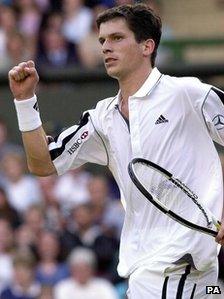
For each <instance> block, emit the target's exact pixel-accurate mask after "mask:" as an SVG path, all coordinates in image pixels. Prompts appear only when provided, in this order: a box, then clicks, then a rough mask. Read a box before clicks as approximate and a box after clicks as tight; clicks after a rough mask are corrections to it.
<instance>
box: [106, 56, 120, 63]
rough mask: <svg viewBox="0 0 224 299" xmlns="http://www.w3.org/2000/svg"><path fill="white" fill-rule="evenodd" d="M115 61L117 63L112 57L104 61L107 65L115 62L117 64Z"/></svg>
mask: <svg viewBox="0 0 224 299" xmlns="http://www.w3.org/2000/svg"><path fill="white" fill-rule="evenodd" d="M115 61H117V59H115V58H112V57H108V58H106V59H105V60H104V62H105V64H110V63H113V62H115Z"/></svg>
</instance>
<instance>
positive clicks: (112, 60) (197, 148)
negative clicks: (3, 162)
mask: <svg viewBox="0 0 224 299" xmlns="http://www.w3.org/2000/svg"><path fill="white" fill-rule="evenodd" d="M97 25H98V28H99V42H100V43H101V46H102V55H103V59H104V64H105V67H106V70H107V73H108V75H109V76H111V77H113V78H115V79H117V80H118V82H119V87H120V89H119V92H118V94H117V95H116V96H115V97H111V98H107V99H104V100H102V101H99V102H98V104H97V105H96V108H95V109H93V110H89V111H87V112H85V113H84V114H83V116H82V118H81V120H80V122H79V124H78V125H73V126H71V127H70V128H68V129H66V130H65V131H63V132H62V133H61V134H60V135H59V136H57V137H56V138H54V140H51V141H50V142H48V139H47V137H46V135H45V132H44V130H43V128H42V123H41V118H40V114H39V110H38V103H37V97H36V95H35V89H36V85H37V83H38V74H37V71H36V69H35V65H34V62H33V61H27V62H22V63H20V64H19V65H17V66H15V67H14V68H12V70H10V72H9V83H10V88H11V91H12V94H13V96H14V98H15V100H14V102H15V106H16V111H17V116H18V123H19V129H20V130H21V132H22V138H23V142H24V147H25V150H26V155H27V161H28V166H29V169H30V171H31V172H32V173H34V174H36V175H39V176H47V175H51V174H53V173H57V174H59V175H61V174H63V173H65V172H66V171H68V170H69V169H73V168H76V167H79V166H80V165H82V164H84V163H86V162H93V163H98V164H101V165H106V166H107V167H109V169H110V170H111V172H112V173H113V175H114V177H115V179H116V181H117V183H118V185H119V187H120V191H121V200H122V203H123V205H124V208H125V211H126V216H125V221H124V226H123V230H122V235H121V243H120V260H119V265H118V272H119V274H120V275H121V276H123V277H128V278H129V288H128V298H131V299H154V298H155V299H158V298H162V299H165V298H167V299H171V298H185V299H186V298H188V299H190V298H198V299H204V298H211V295H206V285H216V284H217V253H218V250H219V246H220V245H219V244H218V243H220V244H224V226H223V225H222V227H221V229H220V231H219V234H218V236H217V238H216V241H217V242H215V239H214V238H213V237H211V236H207V235H205V234H201V233H199V232H195V231H193V230H190V229H188V228H186V227H184V226H182V225H180V224H179V223H177V222H175V221H174V220H172V219H170V218H168V217H166V215H163V214H162V213H161V212H160V211H159V210H157V209H156V208H155V207H154V206H152V205H151V204H150V202H148V201H147V200H146V199H145V198H144V197H143V196H142V195H141V194H140V193H139V192H138V190H137V189H136V187H135V186H134V185H133V184H132V182H131V180H130V178H129V176H128V171H127V166H128V163H129V162H130V161H131V160H132V159H133V158H134V157H143V158H146V159H149V160H151V161H153V162H155V163H158V164H159V165H161V166H162V167H164V168H165V169H169V170H170V171H171V172H172V173H175V174H177V176H178V177H180V178H181V179H182V180H183V181H184V182H186V184H187V185H188V186H190V187H191V189H192V190H194V191H195V192H196V193H197V194H198V196H199V198H200V199H201V200H202V201H203V203H204V204H206V205H207V206H208V208H210V210H211V211H212V212H213V213H214V214H215V216H216V217H217V219H220V218H221V214H222V206H223V202H222V200H223V191H222V189H223V188H222V184H223V183H222V170H221V164H220V161H219V157H218V154H217V151H216V149H215V147H214V144H213V140H214V141H216V142H218V143H219V144H221V145H224V121H223V120H224V105H223V101H224V94H223V92H222V91H221V90H219V89H217V88H215V87H213V86H211V85H208V84H204V83H201V82H200V81H199V80H198V79H197V78H176V77H170V76H168V75H163V74H161V73H160V72H159V70H158V69H157V68H156V67H155V58H156V52H157V48H158V45H159V42H160V37H161V20H160V18H159V17H158V16H157V15H155V14H154V12H153V11H152V10H150V9H149V8H148V7H147V6H145V5H141V4H136V5H133V6H131V5H123V6H120V7H115V8H112V9H109V10H106V11H105V12H103V13H102V14H101V15H99V17H98V19H97ZM74 30H75V29H74ZM191 212H192V211H191Z"/></svg>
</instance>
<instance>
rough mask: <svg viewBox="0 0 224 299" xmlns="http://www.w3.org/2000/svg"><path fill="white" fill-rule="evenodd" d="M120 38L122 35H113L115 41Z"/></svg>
mask: <svg viewBox="0 0 224 299" xmlns="http://www.w3.org/2000/svg"><path fill="white" fill-rule="evenodd" d="M122 38H123V37H122V36H121V35H116V36H114V40H115V41H117V42H119V41H121V40H122Z"/></svg>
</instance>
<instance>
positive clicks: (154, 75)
mask: <svg viewBox="0 0 224 299" xmlns="http://www.w3.org/2000/svg"><path fill="white" fill-rule="evenodd" d="M161 77H162V74H161V73H160V71H159V70H158V69H157V68H156V67H155V68H153V69H152V71H151V73H150V74H149V76H148V78H147V79H146V80H145V82H144V83H143V85H142V86H141V87H140V88H139V90H137V91H136V93H135V94H133V95H132V96H131V98H142V97H145V96H146V95H148V94H149V93H150V92H151V91H152V89H153V88H154V87H155V86H156V85H157V84H158V83H159V81H160V79H161Z"/></svg>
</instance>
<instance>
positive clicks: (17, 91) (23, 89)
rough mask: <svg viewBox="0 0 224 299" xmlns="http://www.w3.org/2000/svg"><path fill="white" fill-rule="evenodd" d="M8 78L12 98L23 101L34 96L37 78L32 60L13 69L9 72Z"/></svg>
mask: <svg viewBox="0 0 224 299" xmlns="http://www.w3.org/2000/svg"><path fill="white" fill-rule="evenodd" d="M8 77H9V86H10V89H11V92H12V93H13V96H14V98H16V99H17V100H25V99H29V98H31V97H33V96H34V94H35V90H36V86H37V83H38V81H39V76H38V73H37V70H36V68H35V64H34V62H33V61H32V60H29V61H27V62H22V63H20V64H18V65H17V66H15V67H13V68H12V69H11V70H10V71H9V73H8Z"/></svg>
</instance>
